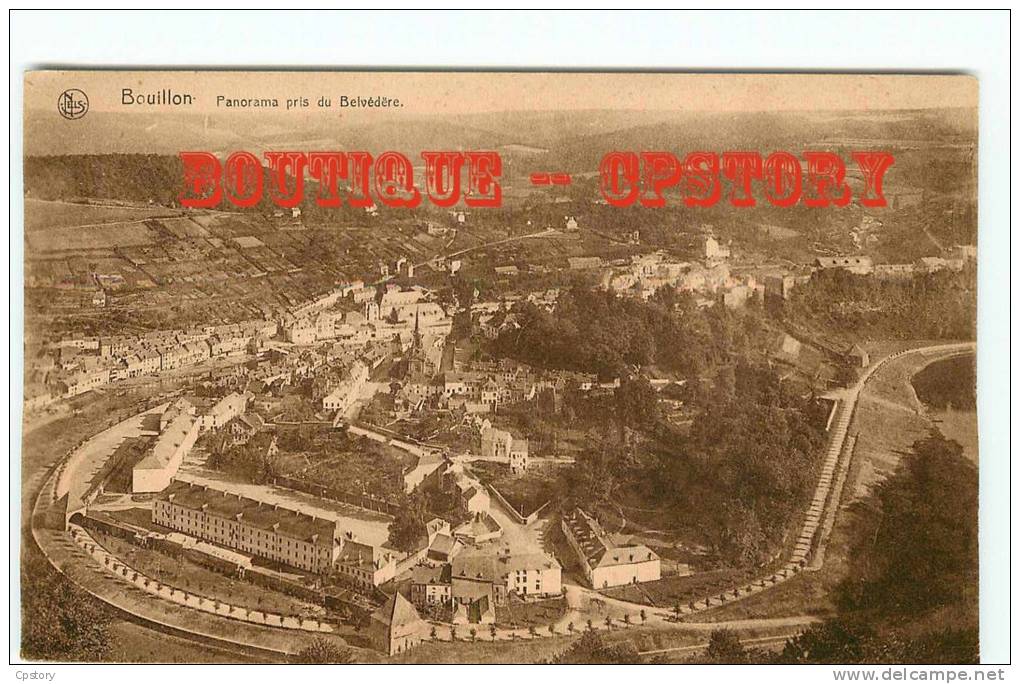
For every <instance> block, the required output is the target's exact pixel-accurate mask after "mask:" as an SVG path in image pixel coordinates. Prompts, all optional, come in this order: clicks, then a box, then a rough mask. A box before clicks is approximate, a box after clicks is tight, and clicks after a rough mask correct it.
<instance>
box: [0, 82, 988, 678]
mask: <svg viewBox="0 0 1020 684" xmlns="http://www.w3.org/2000/svg"><path fill="white" fill-rule="evenodd" d="M977 106H978V81H977V79H975V78H974V77H972V76H968V75H891V74H882V75H853V74H829V75H825V74H788V73H787V74H778V73H777V74H761V73H759V74H737V73H732V74H724V73H715V74H708V73H701V74H695V73H690V74H684V73H651V72H639V73H623V72H605V73H597V72H577V73H570V72H484V71H472V72H455V71H451V72H428V71H419V72H414V71H405V72H387V71H364V72H352V71H346V72H345V71H336V72H315V71H289V72H288V71H243V72H241V71H237V72H231V71H152V70H150V71H116V70H113V71H111V70H106V71H89V70H76V71H60V70H36V71H29V72H27V73H25V74H24V119H23V125H24V168H23V174H24V188H23V202H24V235H23V243H24V338H23V345H24V379H23V381H24V404H23V420H22V435H23V437H22V444H21V449H22V458H21V475H22V478H21V482H20V487H21V494H22V496H21V520H22V529H21V572H20V593H21V642H20V657H21V658H23V659H24V660H26V661H35V662H58V663H59V662H98V663H122V662H134V663H574V664H581V663H598V664H611V663H631V664H641V663H691V664H707V663H728V664H733V663H748V664H771V663H776V664H800V663H805V664H812V663H813V664H818V663H824V664H832V663H846V664H858V663H882V664H903V663H936V664H939V663H941V664H974V663H978V662H979V658H980V646H979V644H980V639H979V634H978V518H977V510H978V450H977V444H978V439H977V409H976V389H975V387H976V381H975V364H976V361H975V359H976V351H977V349H976V339H977V336H976V317H977V287H976V277H977V275H976V274H977V266H978V261H979V255H978V253H977V247H976V245H977V244H978V241H977V216H978V206H977V197H978V192H977V155H978V153H977V141H978V116H977V112H978V109H977ZM13 239H14V240H15V241H18V240H19V237H18V236H17V235H14V236H13ZM15 334H17V331H15ZM19 346H20V341H19ZM15 486H17V485H15ZM14 581H17V580H16V579H15V580H14Z"/></svg>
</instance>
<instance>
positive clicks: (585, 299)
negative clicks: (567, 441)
mask: <svg viewBox="0 0 1020 684" xmlns="http://www.w3.org/2000/svg"><path fill="white" fill-rule="evenodd" d="M513 313H514V315H516V317H517V321H518V324H519V326H520V327H519V328H518V329H516V330H514V329H507V330H506V331H504V332H503V333H502V334H501V335H500V336H499V337H498V338H497V339H496V341H495V343H494V345H493V351H494V353H495V354H496V355H498V356H506V357H510V358H515V359H518V360H520V361H523V362H525V363H528V364H531V365H533V366H537V367H539V368H560V369H567V370H576V371H584V372H590V373H598V374H599V375H600V376H602V377H603V378H610V377H620V376H623V375H626V374H627V372H628V369H629V368H630V367H632V366H647V365H651V364H654V365H657V366H659V367H661V368H662V369H664V370H667V371H672V372H676V373H678V374H680V375H682V376H685V377H688V376H695V375H702V374H705V373H706V371H709V370H711V369H713V368H715V367H716V366H718V365H720V364H725V363H728V362H729V361H730V360H731V359H733V358H736V357H739V356H742V355H744V354H746V353H747V352H748V351H749V350H750V349H751V347H752V346H753V345H755V344H760V343H761V342H762V341H763V339H764V338H763V336H762V335H761V334H760V333H761V331H762V329H763V323H762V320H761V317H760V315H759V311H758V309H757V308H756V307H753V306H752V307H750V309H749V310H748V311H746V312H743V313H734V312H732V311H730V310H729V309H727V308H726V307H724V306H722V305H715V306H712V307H708V308H706V309H701V308H698V307H697V305H696V304H695V301H694V298H693V297H692V296H691V295H690V294H677V293H676V292H675V291H673V290H672V289H669V288H663V289H661V290H660V291H659V292H657V293H656V294H655V295H654V296H653V297H652V298H651V299H650V300H649V301H648V302H643V301H640V300H636V299H627V298H623V297H617V296H616V295H615V294H613V293H612V292H607V291H604V290H598V289H594V290H593V289H587V288H583V287H574V288H572V289H570V290H568V291H566V292H564V293H563V294H561V295H560V298H559V300H558V301H557V304H556V311H555V313H549V312H547V311H545V310H544V309H541V308H539V307H537V306H535V305H533V304H531V303H528V302H525V303H522V304H519V305H517V306H516V307H515V308H514V310H513Z"/></svg>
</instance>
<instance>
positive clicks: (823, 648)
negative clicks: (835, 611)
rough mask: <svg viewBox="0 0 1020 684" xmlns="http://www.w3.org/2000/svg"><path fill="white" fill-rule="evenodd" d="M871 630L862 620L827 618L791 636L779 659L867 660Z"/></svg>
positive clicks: (801, 660) (802, 660) (803, 661)
mask: <svg viewBox="0 0 1020 684" xmlns="http://www.w3.org/2000/svg"><path fill="white" fill-rule="evenodd" d="M872 634H873V633H872V631H871V629H870V628H869V627H867V626H865V625H863V624H862V623H860V622H855V621H851V620H844V619H840V618H836V619H833V620H826V621H825V622H823V623H821V624H818V625H813V626H811V627H810V628H809V629H807V630H806V631H804V632H803V633H801V634H800V635H798V636H796V637H794V638H792V639H790V640H788V641H787V642H786V645H785V646H784V647H783V653H782V655H781V656H780V661H781V662H784V663H832V664H849V663H860V662H864V655H865V642H866V640H867V639H868V638H870V637H871V636H872Z"/></svg>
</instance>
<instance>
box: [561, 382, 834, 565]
mask: <svg viewBox="0 0 1020 684" xmlns="http://www.w3.org/2000/svg"><path fill="white" fill-rule="evenodd" d="M728 371H729V372H724V373H720V374H719V377H718V378H717V379H716V381H715V382H713V383H712V384H711V387H710V388H709V389H706V390H703V391H702V392H701V393H700V397H697V398H695V401H696V402H697V403H696V407H697V408H696V409H695V413H694V417H693V420H692V421H691V424H690V427H689V429H686V430H679V429H677V428H676V427H675V426H672V425H669V424H667V423H665V422H664V421H662V420H661V419H659V417H658V412H657V408H656V402H657V401H658V398H657V397H656V396H655V392H654V390H652V389H651V388H650V387H648V385H647V382H643V381H640V380H633V381H630V382H628V383H624V385H623V386H622V387H621V389H620V391H619V392H617V396H616V397H615V398H614V399H613V401H612V403H611V405H610V406H608V407H607V409H606V411H605V412H604V414H603V420H604V429H602V430H595V431H593V432H592V443H593V448H591V449H589V450H587V451H585V452H583V453H582V454H580V455H579V456H578V459H577V461H576V463H575V465H574V467H573V468H572V469H571V470H570V471H569V472H568V476H567V482H566V483H565V486H566V490H567V493H568V495H570V496H571V497H573V498H574V499H575V500H577V501H579V502H581V503H582V504H583V505H586V506H589V507H591V508H594V509H601V508H606V507H608V508H612V507H613V506H615V505H617V504H619V503H620V502H640V504H639V505H640V506H641V507H643V508H654V509H656V510H657V511H658V514H657V515H658V518H657V519H661V526H662V528H664V529H682V530H685V535H687V536H689V537H690V538H693V539H697V540H699V542H700V543H703V544H705V545H706V546H708V547H709V548H710V549H711V551H712V552H713V554H714V555H715V556H716V557H717V558H718V559H719V560H720V561H722V562H724V563H726V564H730V565H754V564H758V563H761V562H763V561H765V560H766V559H767V558H769V557H771V556H772V555H773V554H774V553H775V552H776V550H777V549H778V548H779V546H780V545H781V544H782V542H783V540H784V538H785V535H786V532H787V530H788V529H789V526H790V524H791V523H792V522H793V513H794V512H795V511H796V510H798V508H799V507H801V506H803V504H804V502H805V501H806V499H807V497H808V496H809V494H810V491H811V488H812V486H813V483H814V478H815V477H816V476H817V468H818V455H819V453H820V450H821V447H822V445H823V443H824V440H825V435H824V426H825V417H826V409H825V407H824V406H823V405H822V404H819V403H817V402H815V401H814V400H813V399H812V398H810V397H802V396H800V395H799V394H798V393H796V392H793V391H791V390H790V389H789V388H788V387H786V386H784V385H783V383H782V382H780V380H779V378H778V376H777V375H776V374H775V373H774V372H773V371H771V370H770V369H768V368H767V367H764V366H753V365H750V364H748V363H738V364H737V365H736V367H735V369H728ZM635 432H638V433H640V435H641V437H640V438H638V439H634V438H631V439H627V436H628V435H633V434H634V433H635Z"/></svg>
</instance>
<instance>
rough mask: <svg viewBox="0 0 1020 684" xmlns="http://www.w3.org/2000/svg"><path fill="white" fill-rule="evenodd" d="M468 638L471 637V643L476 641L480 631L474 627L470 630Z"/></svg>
mask: <svg viewBox="0 0 1020 684" xmlns="http://www.w3.org/2000/svg"><path fill="white" fill-rule="evenodd" d="M468 636H470V637H471V641H474V640H475V639H476V638H478V630H477V629H476V628H474V627H472V628H471V629H470V630H468Z"/></svg>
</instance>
